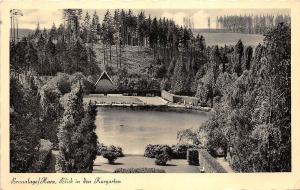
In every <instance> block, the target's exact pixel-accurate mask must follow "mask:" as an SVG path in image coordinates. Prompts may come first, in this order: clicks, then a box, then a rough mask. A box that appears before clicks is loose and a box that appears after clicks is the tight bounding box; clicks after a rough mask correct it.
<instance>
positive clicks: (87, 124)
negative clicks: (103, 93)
mask: <svg viewBox="0 0 300 190" xmlns="http://www.w3.org/2000/svg"><path fill="white" fill-rule="evenodd" d="M86 107H87V108H86V110H85V116H84V117H83V119H82V120H81V123H80V125H79V126H78V127H77V128H76V129H75V130H74V134H73V136H72V143H73V145H74V146H75V147H77V150H76V152H75V155H74V157H75V166H74V167H75V168H76V169H75V170H76V171H77V172H82V173H87V172H92V171H93V165H94V160H95V159H96V155H97V135H96V133H95V129H96V125H95V119H96V115H97V108H96V106H95V105H94V104H92V103H91V102H89V103H88V105H87V106H86ZM83 158H84V159H83Z"/></svg>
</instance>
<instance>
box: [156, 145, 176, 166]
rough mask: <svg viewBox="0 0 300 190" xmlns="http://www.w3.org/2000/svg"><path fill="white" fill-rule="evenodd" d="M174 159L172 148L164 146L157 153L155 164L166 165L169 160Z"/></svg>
mask: <svg viewBox="0 0 300 190" xmlns="http://www.w3.org/2000/svg"><path fill="white" fill-rule="evenodd" d="M171 159H172V149H171V148H170V147H167V146H166V147H162V148H161V149H158V150H157V151H156V153H155V164H156V165H160V166H165V165H166V164H167V162H168V160H171Z"/></svg>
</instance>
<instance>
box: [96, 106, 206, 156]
mask: <svg viewBox="0 0 300 190" xmlns="http://www.w3.org/2000/svg"><path fill="white" fill-rule="evenodd" d="M207 118H208V114H207V113H204V112H203V113H202V112H201V113H199V112H197V113H196V112H189V113H188V112H173V111H153V110H151V111H150V110H147V111H145V110H132V109H130V108H128V109H119V108H99V109H98V115H97V117H96V125H97V129H96V133H97V135H98V138H99V141H100V142H102V143H104V144H105V145H111V144H113V145H116V146H121V147H122V148H123V152H124V153H125V154H143V153H144V150H145V146H146V145H148V144H169V145H170V144H175V143H177V140H176V136H177V131H179V130H181V129H186V128H191V127H194V128H195V127H199V126H200V125H201V123H203V122H204V121H205V120H206V119H207Z"/></svg>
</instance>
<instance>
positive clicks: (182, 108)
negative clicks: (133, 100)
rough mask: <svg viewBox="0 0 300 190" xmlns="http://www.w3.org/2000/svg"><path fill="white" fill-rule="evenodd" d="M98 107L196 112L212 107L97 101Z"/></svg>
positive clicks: (209, 109) (207, 110)
mask: <svg viewBox="0 0 300 190" xmlns="http://www.w3.org/2000/svg"><path fill="white" fill-rule="evenodd" d="M96 106H97V107H106V108H133V109H134V108H136V109H151V110H157V111H185V112H186V111H195V112H210V111H211V108H210V107H200V106H186V105H177V104H175V105H170V104H165V105H151V104H116V103H115V104H99V103H96Z"/></svg>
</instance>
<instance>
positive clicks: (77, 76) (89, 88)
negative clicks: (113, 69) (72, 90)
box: [70, 72, 95, 94]
mask: <svg viewBox="0 0 300 190" xmlns="http://www.w3.org/2000/svg"><path fill="white" fill-rule="evenodd" d="M78 81H80V82H81V84H82V88H83V92H84V94H90V93H92V92H93V91H94V90H95V86H94V84H93V83H92V82H91V81H89V80H88V79H87V77H85V76H84V75H83V74H82V73H80V72H77V73H74V74H72V75H71V76H70V83H71V85H73V84H76V83H77V82H78Z"/></svg>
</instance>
